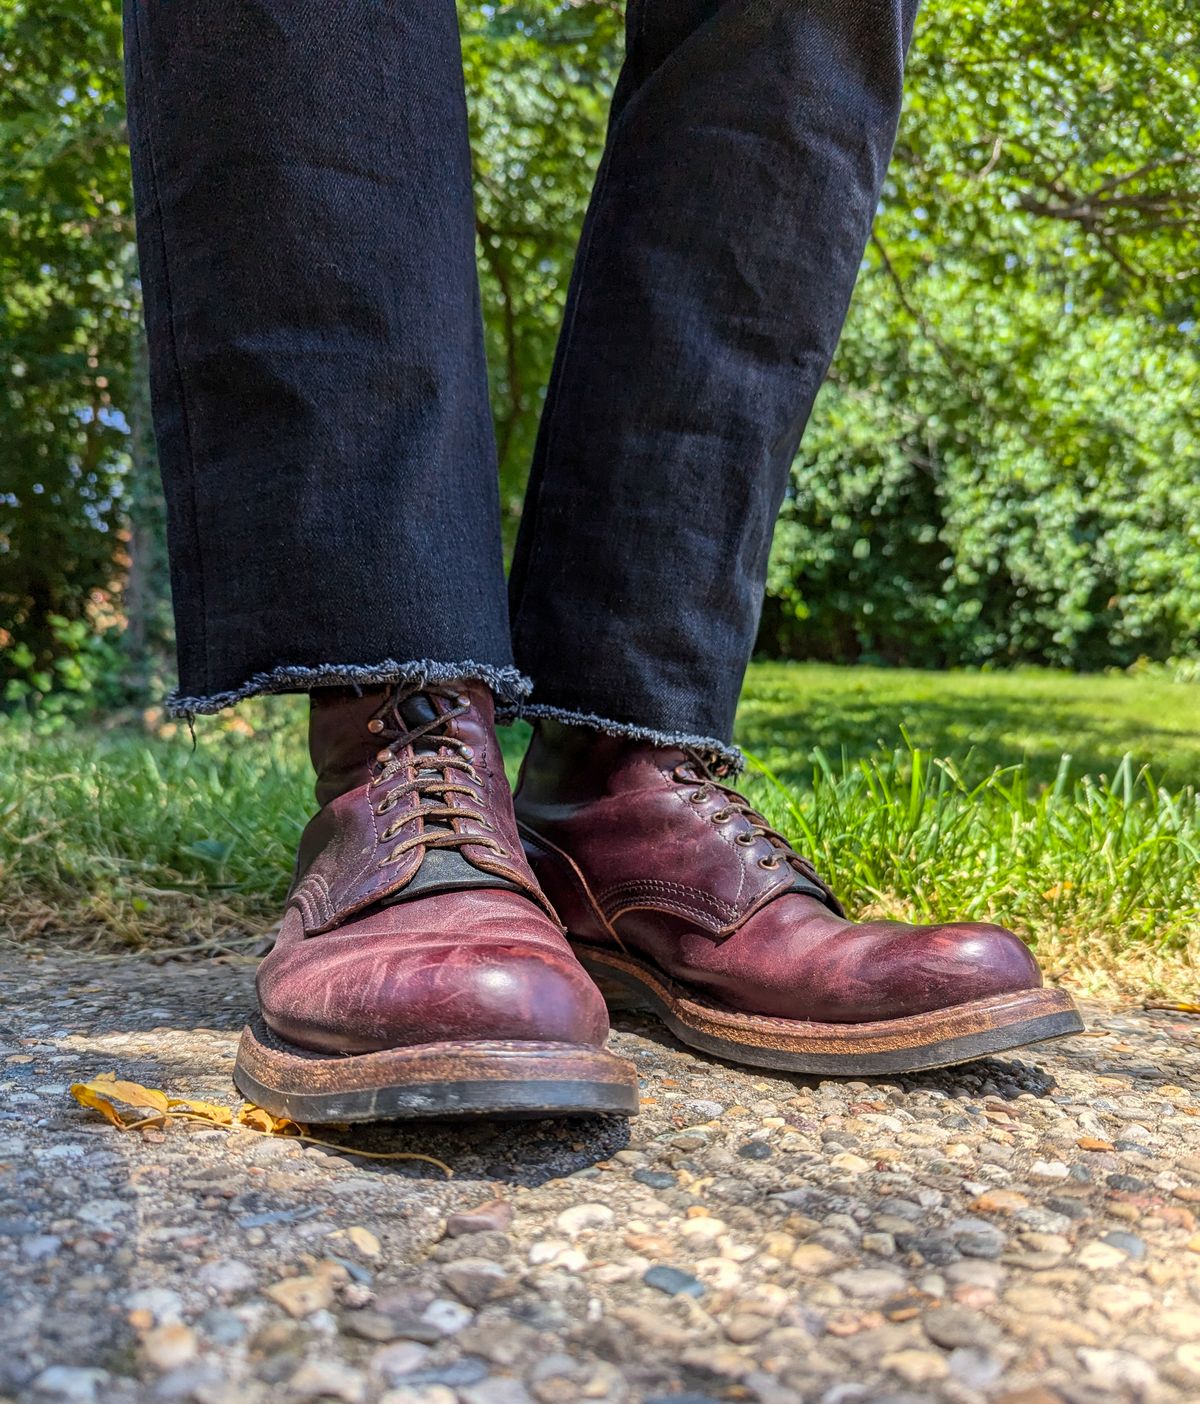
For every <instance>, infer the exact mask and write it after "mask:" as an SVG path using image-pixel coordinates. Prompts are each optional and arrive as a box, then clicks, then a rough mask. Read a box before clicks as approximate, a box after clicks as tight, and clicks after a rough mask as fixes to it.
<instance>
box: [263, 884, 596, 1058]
mask: <svg viewBox="0 0 1200 1404" xmlns="http://www.w3.org/2000/svg"><path fill="white" fill-rule="evenodd" d="M292 916H293V914H292V913H289V917H288V919H286V920H285V922H284V926H283V928H282V929H281V932H280V940H279V942H278V943H277V945H276V947H275V949H274V950H273V951H272V952H271V954H270V955H268V956H267V957H266V959H265V960H264V961H263V963H262V965H261V966H260V967H259V975H258V993H259V1002H260V1005H261V1007H262V1012H263V1017H264V1019H265V1020H266V1022H267V1024H268V1025H269V1026H270V1027H271V1028H272V1029H273V1030H274V1032H275V1033H277V1034H278V1035H279V1036H280V1037H281V1038H283V1039H286V1040H287V1041H288V1042H289V1043H293V1044H296V1045H298V1046H300V1047H303V1048H311V1049H314V1050H316V1051H320V1052H328V1053H365V1052H373V1051H376V1050H379V1049H384V1048H400V1047H412V1046H414V1045H417V1044H426V1043H445V1042H459V1041H473V1042H474V1041H478V1040H480V1039H487V1040H501V1041H510V1040H511V1041H517V1042H552V1043H572V1044H577V1045H580V1044H582V1045H586V1046H590V1047H600V1046H602V1045H603V1043H604V1041H605V1039H606V1037H607V1035H608V1016H607V1013H606V1010H605V1007H604V1001H603V999H602V998H601V996H600V994H599V993H598V991H597V990H596V988H595V987H594V985H593V984H592V982H591V981H590V980H589V979H588V977H587V974H586V973H585V971H584V970H583V968H582V966H580V965H579V963H578V962H577V961H576V960H575V958H574V956H573V955H572V954H571V952H570V949H569V947H567V945H566V943H565V942H564V941H563V939H562V937H561V935H560V934H559V932H558V930H557V928H556V927H555V926H554V925H553V924H552V923H551V922H550V921H549V920H548V918H546V917H545V916H544V915H543V914H542V913H541V912H539V911H538V910H537V908H535V907H534V906H533V905H532V904H531V903H530V902H528V901H526V900H525V899H524V898H523V897H521V896H518V895H517V894H514V893H509V892H502V891H482V892H472V893H466V892H462V893H455V894H454V895H453V900H452V901H449V900H447V897H446V895H444V894H443V895H440V896H430V897H426V898H418V899H415V900H413V901H408V902H402V903H399V904H397V905H395V906H392V907H385V908H383V909H381V910H379V911H376V912H373V913H371V914H370V915H368V916H363V917H360V918H358V919H357V920H352V921H349V922H347V923H346V924H345V925H344V926H341V927H339V928H337V929H336V930H334V931H330V932H326V933H324V934H323V935H319V936H313V937H309V938H307V939H305V938H304V937H303V935H302V932H300V931H299V922H298V920H297V921H296V922H295V923H294V924H293V925H292V926H291V929H289V922H290V921H291V919H292Z"/></svg>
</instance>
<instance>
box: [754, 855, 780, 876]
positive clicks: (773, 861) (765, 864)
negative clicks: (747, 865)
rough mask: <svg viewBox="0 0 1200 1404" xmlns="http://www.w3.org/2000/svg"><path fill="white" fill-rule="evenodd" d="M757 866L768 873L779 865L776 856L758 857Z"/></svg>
mask: <svg viewBox="0 0 1200 1404" xmlns="http://www.w3.org/2000/svg"><path fill="white" fill-rule="evenodd" d="M758 866H759V867H760V868H763V869H765V870H766V871H767V872H768V873H773V872H774V871H775V869H776V868H778V867H779V860H778V859H777V858H760V859H759V860H758Z"/></svg>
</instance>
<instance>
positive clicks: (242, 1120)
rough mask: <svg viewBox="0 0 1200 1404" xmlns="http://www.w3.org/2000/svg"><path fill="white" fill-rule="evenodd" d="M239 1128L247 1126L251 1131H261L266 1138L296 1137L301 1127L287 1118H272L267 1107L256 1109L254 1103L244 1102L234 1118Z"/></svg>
mask: <svg viewBox="0 0 1200 1404" xmlns="http://www.w3.org/2000/svg"><path fill="white" fill-rule="evenodd" d="M234 1120H235V1121H236V1122H237V1124H238V1125H239V1126H247V1127H249V1128H250V1130H251V1131H260V1132H261V1133H262V1134H263V1135H264V1136H296V1135H299V1133H300V1127H299V1126H298V1125H297V1124H296V1123H295V1122H294V1121H292V1120H290V1119H289V1118H288V1117H286V1116H272V1115H271V1113H270V1112H269V1111H267V1109H266V1108H265V1107H256V1106H255V1105H254V1103H253V1102H243V1103H242V1105H241V1106H240V1107H239V1108H238V1110H237V1116H236V1117H235V1118H234Z"/></svg>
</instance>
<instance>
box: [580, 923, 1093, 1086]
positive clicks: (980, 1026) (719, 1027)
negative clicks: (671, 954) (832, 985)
mask: <svg viewBox="0 0 1200 1404" xmlns="http://www.w3.org/2000/svg"><path fill="white" fill-rule="evenodd" d="M572 948H573V950H574V951H575V954H576V955H577V956H578V957H579V959H580V961H582V963H583V966H584V968H585V969H586V970H587V972H588V974H589V975H591V977H592V979H593V980H595V981H596V984H597V985H598V986H599V988H600V991H601V993H602V994H603V995H604V997H605V999H606V1000H607V1001H608V1004H609V1007H610V1008H611V1009H618V1008H626V1009H629V1008H642V1009H647V1010H649V1011H650V1012H652V1013H653V1014H655V1015H656V1016H657V1017H658V1018H659V1019H660V1020H661V1021H662V1022H663V1023H664V1024H665V1025H666V1026H667V1028H669V1029H670V1030H671V1032H672V1033H673V1034H674V1035H675V1037H676V1038H678V1039H679V1040H680V1042H681V1043H686V1044H688V1045H689V1047H692V1048H698V1049H700V1050H701V1051H702V1052H705V1053H711V1054H714V1055H715V1056H716V1057H718V1058H726V1059H728V1060H729V1061H730V1062H734V1063H749V1064H751V1065H753V1066H754V1067H761V1068H777V1069H779V1070H781V1071H784V1072H796V1073H814V1074H828V1075H832V1076H834V1077H861V1076H864V1075H872V1074H888V1073H898V1072H917V1071H920V1070H922V1069H925V1068H944V1067H950V1066H952V1065H953V1064H955V1063H968V1062H971V1061H972V1060H973V1059H976V1058H984V1057H988V1056H990V1055H991V1054H993V1053H1002V1052H1004V1051H1006V1050H1007V1049H1010V1048H1020V1047H1022V1046H1023V1045H1025V1044H1027V1043H1040V1042H1041V1041H1042V1040H1043V1039H1048V1038H1062V1037H1064V1036H1066V1035H1069V1034H1076V1033H1081V1032H1082V1031H1083V1020H1082V1018H1081V1017H1080V1015H1079V1010H1078V1009H1077V1008H1076V1007H1075V1002H1074V1000H1073V999H1072V998H1071V996H1070V995H1069V994H1066V993H1065V992H1064V991H1062V990H1053V989H1031V990H1017V991H1014V992H1013V993H1011V994H1003V995H992V996H989V997H987V998H984V999H976V1000H969V1001H967V1002H966V1003H964V1004H956V1005H951V1006H950V1007H948V1008H945V1009H935V1010H931V1011H930V1012H929V1013H926V1014H911V1015H907V1016H905V1017H903V1018H899V1019H880V1020H876V1021H874V1022H869V1023H861V1024H832V1023H820V1022H817V1021H814V1020H807V1019H780V1018H775V1017H772V1016H770V1015H766V1014H748V1013H743V1012H740V1011H738V1010H734V1009H729V1008H726V1007H724V1006H722V1005H719V1004H717V1003H715V1002H714V1001H711V1000H708V999H706V998H705V997H704V996H703V995H699V994H696V993H695V992H693V991H691V990H688V989H687V988H686V987H684V986H683V985H681V984H679V983H678V982H677V981H674V980H672V979H671V978H670V977H669V976H667V975H664V974H662V973H661V972H660V971H657V970H655V969H654V968H653V967H652V966H650V965H648V964H647V963H646V962H644V961H641V960H638V959H637V958H636V957H634V956H630V955H627V954H625V953H624V952H622V951H608V950H597V949H596V947H594V946H589V945H585V944H584V943H583V942H578V941H576V942H572Z"/></svg>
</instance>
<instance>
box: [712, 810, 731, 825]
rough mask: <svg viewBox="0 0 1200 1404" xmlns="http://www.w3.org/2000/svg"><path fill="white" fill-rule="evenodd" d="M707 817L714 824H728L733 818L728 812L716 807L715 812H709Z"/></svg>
mask: <svg viewBox="0 0 1200 1404" xmlns="http://www.w3.org/2000/svg"><path fill="white" fill-rule="evenodd" d="M708 817H709V818H710V819H711V820H712V821H713V823H714V824H728V823H729V821H730V820H731V819H732V818H733V815H732V814H730V813H728V812H727V811H726V810H724V809H718V810H717V812H716V813H715V814H710V815H709V816H708Z"/></svg>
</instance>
